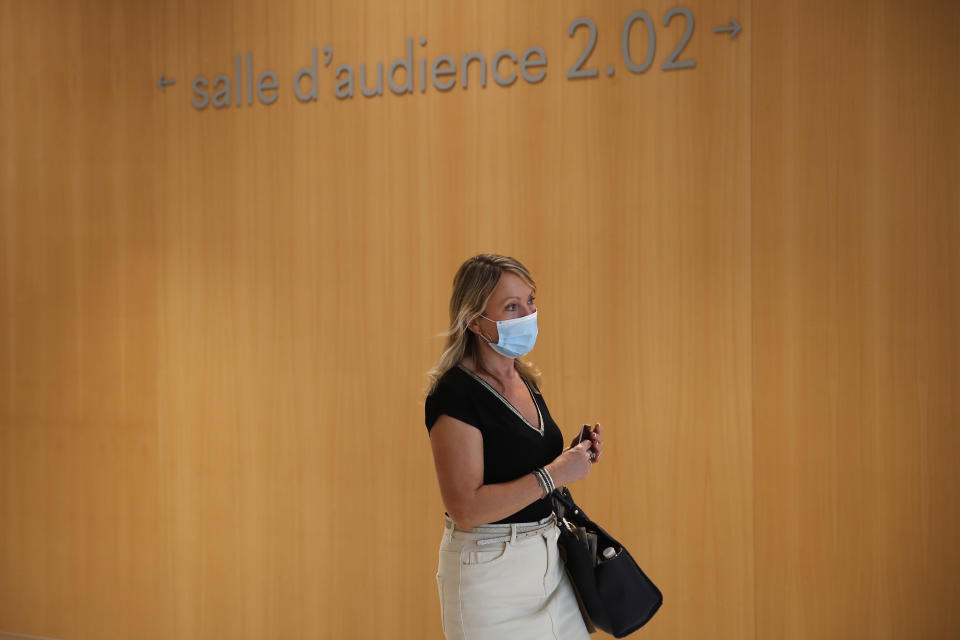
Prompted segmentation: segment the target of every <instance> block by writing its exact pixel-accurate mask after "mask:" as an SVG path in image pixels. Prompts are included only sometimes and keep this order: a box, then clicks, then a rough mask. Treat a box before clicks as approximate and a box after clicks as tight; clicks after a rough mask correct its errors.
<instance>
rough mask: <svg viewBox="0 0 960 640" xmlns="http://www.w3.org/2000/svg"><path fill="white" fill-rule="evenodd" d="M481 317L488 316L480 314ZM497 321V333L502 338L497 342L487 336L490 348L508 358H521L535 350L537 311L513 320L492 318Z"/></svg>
mask: <svg viewBox="0 0 960 640" xmlns="http://www.w3.org/2000/svg"><path fill="white" fill-rule="evenodd" d="M480 317H481V318H487V316H485V315H483V314H482V313H481V314H480ZM487 320H490V322H496V323H497V335H499V336H500V340H498V341H497V343H496V344H494V343H493V342H490V341H489V340H487V339H486V338H484V340H486V342H487V344H488V345H490V348H491V349H493V350H494V351H496V352H497V353H499V354H500V355H502V356H506V357H507V358H519V357H520V356H525V355H527V354H528V353H530V351H532V350H533V345H535V344H536V343H537V312H536V311H534V312H533V313H531V314H529V315H526V316H523V317H522V318H513V319H511V320H492V319H491V318H487Z"/></svg>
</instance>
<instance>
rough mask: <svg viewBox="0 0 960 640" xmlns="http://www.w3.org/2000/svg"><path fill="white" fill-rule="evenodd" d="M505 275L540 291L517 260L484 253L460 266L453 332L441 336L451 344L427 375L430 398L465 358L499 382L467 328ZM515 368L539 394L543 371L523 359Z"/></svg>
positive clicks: (455, 286) (455, 282)
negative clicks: (439, 382)
mask: <svg viewBox="0 0 960 640" xmlns="http://www.w3.org/2000/svg"><path fill="white" fill-rule="evenodd" d="M505 271H509V272H511V273H514V274H516V275H517V276H519V277H520V279H521V280H523V281H524V282H525V283H526V284H527V285H528V286H529V287H530V288H531V289H533V290H534V291H536V290H537V285H536V283H535V282H534V281H533V276H531V275H530V272H529V271H527V268H526V267H525V266H523V265H522V264H520V262H519V261H518V260H516V259H514V258H508V257H507V256H501V255H496V254H492V253H481V254H479V255H475V256H473V257H472V258H470V259H468V260H467V261H466V262H464V263H463V264H462V265H460V268H459V269H458V270H457V274H456V275H455V276H454V277H453V295H451V296H450V328H449V329H448V330H447V331H446V332H445V333H443V334H441V335H442V336H444V337H446V339H447V344H446V346H445V348H444V350H443V353H442V354H441V355H440V360H438V361H437V364H435V365H434V366H433V368H432V369H431V370H430V371H429V372H428V373H427V375H428V376H429V378H430V385H429V389H428V390H427V393H428V394H429V393H432V392H433V390H434V388H436V386H437V381H438V380H440V378H441V376H443V374H445V373H446V372H447V371H449V370H450V369H452V368H453V367H455V366H456V365H457V363H458V362H460V361H461V360H463V358H464V357H465V356H470V358H471V359H472V360H473V362H475V363H476V365H477V367H478V368H481V371H483V372H484V373H486V374H487V375H489V376H490V377H491V378H494V379H496V377H495V376H494V375H493V374H491V373H490V372H489V371H486V370H484V369H482V366H483V365H481V364H480V358H479V357H478V355H479V348H480V347H481V342H480V338H478V337H477V336H476V335H475V334H474V333H473V332H472V331H470V330H469V329H468V328H467V326H468V325H469V324H470V323H471V322H473V321H474V319H476V318H477V317H478V316H479V315H480V314H482V313H483V310H484V309H485V308H486V307H487V302H488V301H489V300H490V296H491V295H492V294H493V290H494V289H495V288H496V287H497V283H498V282H500V276H502V275H503V273H504V272H505ZM513 367H514V369H516V370H517V373H519V374H520V375H521V377H523V378H524V379H525V380H526V381H527V382H530V383H531V384H532V386H533V388H534V390H535V391H537V392H538V393H539V388H540V371H539V369H537V368H536V367H534V366H533V364H531V363H530V362H524V361H522V360H520V359H519V358H516V359H514V361H513Z"/></svg>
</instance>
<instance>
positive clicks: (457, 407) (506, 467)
mask: <svg viewBox="0 0 960 640" xmlns="http://www.w3.org/2000/svg"><path fill="white" fill-rule="evenodd" d="M527 387H528V388H529V389H530V393H531V395H532V397H533V401H534V403H535V404H536V405H537V410H538V411H539V413H540V424H541V425H543V433H542V434H541V433H540V431H539V430H538V429H537V425H536V424H532V425H531V424H530V423H529V422H527V420H526V419H525V418H524V417H523V415H522V414H521V413H520V412H519V411H518V410H517V409H515V408H514V407H513V405H511V404H510V402H509V401H508V400H507V399H506V398H504V397H503V396H502V395H500V394H499V393H498V392H497V391H496V390H494V388H493V387H491V386H490V385H488V384H487V383H486V382H485V381H484V380H481V379H480V378H479V377H477V376H476V375H475V374H473V373H472V372H471V371H469V370H467V369H465V368H463V367H462V366H461V365H457V366H455V367H453V368H451V369H450V370H449V371H447V372H446V373H445V374H443V376H442V377H441V378H440V380H438V381H437V385H436V387H435V388H434V390H433V392H432V393H431V394H430V395H429V396H427V399H426V402H425V404H424V413H425V414H426V424H427V431H429V430H430V429H431V428H433V425H434V423H436V421H437V418H439V417H440V416H441V415H444V414H445V415H448V416H450V417H451V418H455V419H457V420H460V421H461V422H465V423H467V424H469V425H471V426H473V427H476V428H477V429H478V430H479V431H480V434H481V435H482V436H483V483H484V484H496V483H499V482H509V481H510V480H516V479H517V478H520V477H522V476H525V475H527V474H528V473H531V472H532V471H533V470H534V469H536V468H537V467H542V466H544V465H546V464H548V463H550V462H552V461H553V460H554V459H555V458H556V457H557V456H559V455H560V453H561V452H562V451H563V434H562V433H561V432H560V428H559V427H557V424H556V423H555V422H554V421H553V418H552V417H550V412H549V411H548V410H547V403H546V402H545V401H544V399H543V396H542V395H540V394H539V393H538V392H536V391H535V390H534V388H533V386H532V385H530V384H527ZM552 511H553V507H552V505H551V504H550V500H549V498H541V499H539V500H537V501H535V502H533V503H531V504H529V505H527V506H526V507H524V508H523V509H521V510H520V511H517V512H516V513H514V514H512V515H510V516H508V517H506V518H504V519H503V520H497V521H496V522H495V523H492V524H502V523H508V522H534V521H536V520H541V519H543V518H545V517H546V516H549V515H550V513H551V512H552Z"/></svg>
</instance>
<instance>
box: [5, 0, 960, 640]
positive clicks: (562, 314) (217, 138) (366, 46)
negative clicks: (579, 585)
mask: <svg viewBox="0 0 960 640" xmlns="http://www.w3.org/2000/svg"><path fill="white" fill-rule="evenodd" d="M673 6H675V5H674V4H673V3H667V2H663V1H661V0H657V1H649V2H646V3H643V4H629V3H624V2H611V1H604V2H592V3H583V2H569V1H565V2H559V3H555V2H546V1H542V0H537V1H531V2H506V1H504V0H494V1H492V2H485V3H477V4H469V5H463V4H458V3H444V2H437V1H435V0H424V1H422V2H369V3H358V4H354V3H347V2H330V1H327V2H318V3H310V2H305V1H304V0H283V1H281V2H250V3H240V2H225V1H224V2H208V3H193V4H191V3H175V2H155V3H138V2H125V1H124V0H96V1H95V2H89V3H83V4H81V3H79V2H70V3H68V2H49V1H46V2H44V1H37V2H30V3H28V2H23V1H17V0H0V79H2V80H0V223H2V226H0V234H2V237H0V307H2V316H0V317H2V322H0V635H3V632H6V633H13V634H30V635H34V636H44V637H52V638H61V639H63V640H84V639H97V640H111V639H120V638H132V637H135V638H144V639H152V638H156V639H164V640H166V639H168V638H177V639H178V640H191V639H200V638H211V637H215V638H219V637H231V638H251V639H252V638H263V637H270V638H391V639H392V638H410V639H422V638H438V637H440V635H441V634H440V624H439V606H438V602H437V594H436V584H435V581H434V574H435V569H436V549H437V545H438V543H439V538H440V533H441V523H442V512H443V507H442V504H441V502H440V498H439V492H438V490H437V487H436V479H435V476H434V471H433V463H432V460H431V456H430V450H429V444H428V440H427V432H426V429H425V428H424V426H423V417H422V416H423V414H422V392H423V389H424V385H425V384H426V378H425V375H424V372H425V371H426V370H427V369H428V368H429V367H430V366H431V365H432V364H433V362H434V361H435V359H436V358H437V357H438V355H439V352H440V347H441V341H440V339H439V338H437V337H436V334H438V333H439V332H441V331H442V330H444V328H445V325H446V308H447V300H448V296H449V292H450V282H451V279H452V276H453V273H454V271H455V269H456V268H457V266H458V265H459V264H460V263H461V262H462V261H463V260H464V259H465V258H467V257H469V256H470V255H473V254H474V253H477V252H481V251H493V252H499V253H505V254H509V255H514V256H516V257H518V258H520V259H521V260H522V261H523V262H524V263H525V264H527V266H529V267H530V268H531V269H532V271H533V273H534V275H535V277H536V278H537V280H538V284H539V292H538V305H539V307H540V310H541V316H542V318H541V337H540V340H539V342H538V345H537V348H536V350H535V351H534V352H533V353H532V354H531V358H532V359H533V360H534V362H536V363H537V364H538V365H539V366H540V367H541V368H542V369H543V370H544V373H545V381H546V385H545V389H544V391H545V395H546V398H547V400H548V402H549V405H550V407H551V411H552V413H553V414H554V416H555V417H556V418H557V420H558V422H559V423H560V424H561V426H562V427H563V428H564V430H565V433H566V434H567V436H568V437H569V436H572V434H573V433H574V432H575V431H576V429H577V425H579V423H580V422H581V421H592V420H599V421H601V422H603V423H604V425H605V427H606V429H607V434H608V436H607V437H608V443H609V448H608V454H607V455H606V456H605V461H604V463H603V464H601V465H599V466H598V467H597V468H596V469H595V470H594V472H593V473H592V474H591V477H590V478H589V479H588V480H587V481H585V482H583V483H579V484H576V485H574V486H573V487H572V488H573V490H574V492H575V494H576V495H577V496H578V498H579V499H580V500H581V501H582V502H583V503H584V504H586V505H589V507H590V512H591V515H592V516H594V517H595V518H596V519H597V520H599V521H601V522H603V523H605V524H608V525H609V526H608V528H609V529H610V530H611V531H612V532H614V533H616V534H617V535H619V536H620V537H621V538H622V539H623V540H624V542H626V543H627V544H628V546H629V547H630V549H631V551H632V552H633V554H634V556H635V557H636V558H637V559H638V561H639V562H640V564H641V566H643V568H644V569H645V570H646V571H647V572H648V573H649V575H650V576H651V577H652V578H653V579H654V581H655V582H656V583H657V584H658V585H659V586H660V587H661V589H662V590H663V591H664V595H665V602H664V605H663V608H662V609H661V611H660V612H659V613H658V614H657V615H656V617H655V618H654V619H653V621H652V622H651V623H650V624H649V625H648V626H647V627H645V628H644V629H643V631H641V632H640V633H641V634H643V635H644V636H645V637H648V638H651V639H657V638H663V639H667V638H670V639H674V638H677V639H679V638H685V639H686V638H689V639H694V638H697V639H699V638H705V637H709V638H722V639H730V640H741V639H752V638H756V639H758V640H760V639H767V638H778V639H784V640H794V639H801V638H816V639H817V640H820V639H832V638H836V639H849V638H869V639H871V640H873V639H877V638H891V639H892V638H902V637H915V638H925V639H941V638H942V639H948V638H955V637H957V635H958V633H960V614H958V613H957V610H956V606H955V603H956V602H957V600H958V597H960V588H958V587H957V585H956V580H955V576H956V574H957V572H958V570H960V551H958V548H957V545H956V540H957V539H958V538H960V502H958V500H957V495H958V490H960V472H958V471H957V464H956V460H957V457H958V454H960V398H958V393H957V390H958V379H960V337H958V331H957V327H958V326H960V317H958V316H960V303H958V294H960V255H958V250H957V247H958V243H960V186H958V184H960V180H958V178H960V125H958V121H957V117H956V115H957V113H958V111H960V89H958V87H960V82H958V81H960V71H958V69H960V47H958V44H957V43H958V42H960V5H957V4H956V3H954V2H950V1H947V0H943V1H940V2H937V1H934V0H928V1H925V2H913V3H906V2H900V3H894V2H892V1H890V0H884V1H882V2H873V1H867V0H861V1H857V2H854V1H849V0H844V1H842V2H836V1H827V0H815V1H813V2H800V1H799V0H767V1H761V0H754V1H753V2H752V3H751V2H747V1H746V0H730V1H729V2H725V3H720V2H716V1H707V0H704V1H702V2H691V3H687V4H685V5H684V6H686V7H688V8H689V9H690V10H691V11H692V12H693V14H694V16H695V20H696V22H695V25H696V26H695V29H694V33H693V36H692V38H691V40H690V43H689V45H688V46H687V47H686V48H685V50H684V52H683V54H682V55H681V59H686V58H692V59H695V60H696V68H694V69H687V70H673V71H664V70H662V69H661V68H660V66H661V64H662V62H663V61H664V60H665V59H666V57H667V55H669V53H670V51H671V50H672V49H673V48H674V47H675V46H676V44H677V43H678V42H679V41H680V37H681V34H682V31H683V20H682V18H675V19H674V21H673V22H672V23H671V25H670V26H669V27H665V26H663V17H664V15H665V14H666V12H667V11H668V10H669V9H671V8H672V7H673ZM637 9H643V10H645V11H647V12H648V13H649V14H650V15H651V17H652V18H653V21H654V24H655V25H656V34H657V49H656V58H655V63H654V65H653V66H652V67H651V68H650V69H649V70H648V71H647V72H645V73H644V74H642V75H632V74H630V73H629V72H628V71H627V70H626V69H625V68H624V67H623V64H622V63H620V62H619V56H620V50H619V49H620V46H619V45H620V28H621V25H622V24H623V21H624V18H625V17H626V16H627V15H628V14H630V12H632V11H634V10H637ZM580 16H589V17H591V18H592V19H593V20H594V21H595V22H596V24H597V26H598V28H599V38H598V42H597V46H596V50H595V51H594V53H593V55H592V56H591V58H590V61H589V62H588V65H587V66H594V67H597V68H599V69H600V70H601V73H600V77H599V78H597V79H596V80H577V81H571V80H567V79H566V78H565V77H564V74H565V72H566V70H567V69H568V68H570V67H571V65H573V63H574V61H575V60H576V59H577V57H578V56H579V55H580V53H581V52H582V51H583V49H584V47H585V42H586V40H587V37H586V31H585V30H582V29H581V30H580V31H578V32H577V33H576V34H575V36H574V37H573V38H569V37H568V36H567V28H568V26H569V24H570V23H571V22H572V21H573V20H574V19H575V18H577V17H580ZM731 17H736V18H737V20H739V22H740V23H741V24H742V25H743V31H742V32H741V33H740V34H739V35H738V37H737V38H736V39H733V40H731V39H730V38H728V37H727V35H726V34H714V33H713V31H712V30H713V28H715V27H719V26H722V25H724V24H726V23H728V22H729V19H730V18H731ZM421 35H422V36H426V37H427V39H428V43H427V45H425V46H420V45H419V44H418V45H417V48H416V50H415V53H416V56H417V57H418V58H419V57H420V56H421V55H422V54H423V53H425V54H426V55H428V56H429V58H430V59H431V60H432V59H433V58H434V57H435V56H437V55H440V54H442V53H446V54H452V55H454V56H457V57H458V56H459V54H462V53H468V52H471V51H474V50H476V51H482V52H484V53H486V54H487V55H488V56H492V54H493V53H494V52H495V51H497V50H499V49H501V48H504V47H511V48H512V49H514V51H516V52H517V53H518V54H519V53H520V52H522V51H523V50H524V49H526V48H527V47H528V46H532V45H539V46H541V47H543V48H544V50H545V51H546V52H547V55H548V66H547V76H546V78H545V79H544V80H543V81H542V82H540V83H538V84H528V83H525V82H523V81H518V82H517V83H516V84H515V85H513V86H511V87H510V88H501V87H499V86H497V85H496V84H494V82H493V81H492V79H488V85H487V87H486V88H485V89H481V88H479V87H477V86H476V85H471V86H470V88H468V89H466V90H464V89H461V88H460V87H459V85H458V86H457V87H456V88H455V89H452V90H450V91H449V92H446V93H443V92H439V91H436V90H432V89H431V90H429V91H427V92H425V93H422V94H421V93H419V92H415V93H414V94H413V95H405V96H396V95H393V94H391V93H390V92H389V91H387V93H386V95H384V96H382V97H378V98H365V97H363V96H360V95H359V88H358V96H357V97H355V98H353V99H352V100H337V99H336V98H335V97H334V96H333V84H334V80H333V73H332V70H333V69H334V68H335V67H336V66H337V65H339V64H342V63H344V62H348V63H351V64H353V65H354V68H355V69H357V68H358V66H359V63H360V62H367V63H376V62H377V61H383V62H384V66H387V65H388V64H389V62H391V61H393V60H394V59H396V58H398V57H400V56H402V55H404V53H405V51H404V46H405V38H407V37H414V38H416V37H419V36H421ZM642 35H643V27H642V26H639V25H638V26H635V27H634V37H636V38H639V39H640V42H641V43H642ZM324 44H330V45H331V46H332V47H333V62H332V64H331V66H330V67H329V68H326V67H323V53H322V52H321V53H320V69H319V74H318V76H319V83H318V94H319V95H318V100H316V101H311V102H307V103H300V102H298V101H297V100H296V99H295V98H294V95H293V91H292V80H293V73H294V72H295V71H296V70H297V69H299V68H300V67H303V66H306V65H309V64H310V62H311V60H310V56H311V48H312V47H314V46H317V47H322V46H323V45H324ZM641 49H642V45H639V46H637V48H635V50H634V57H635V58H639V57H641ZM246 52H251V53H252V54H253V59H254V67H255V72H260V71H263V70H266V69H272V70H275V71H277V73H278V75H279V81H280V89H279V91H278V95H279V98H278V100H277V102H276V103H275V104H273V105H270V106H265V105H262V104H256V103H255V104H254V105H253V106H246V105H245V104H244V105H243V106H241V107H235V106H231V107H228V108H223V109H214V108H213V107H208V108H206V109H204V110H197V109H195V108H194V107H193V106H191V103H190V99H191V97H192V96H191V91H190V83H191V81H192V79H193V78H194V77H196V76H197V75H201V74H202V75H204V76H206V77H207V78H208V79H212V78H213V76H215V75H216V74H218V73H226V74H229V75H231V76H232V75H233V73H234V68H233V65H234V56H235V55H236V54H238V53H246ZM608 63H614V64H616V65H617V68H616V73H615V75H614V76H613V77H612V78H609V77H607V76H606V75H605V74H604V73H603V70H604V67H605V65H606V64H608ZM507 66H508V65H506V64H505V66H504V70H505V72H506V68H507ZM161 74H164V75H165V76H167V77H172V78H175V79H176V84H175V85H173V86H171V87H168V88H167V89H166V91H165V92H161V91H160V89H159V88H158V87H157V86H156V81H157V78H158V76H160V75H161ZM458 79H459V76H458ZM369 84H371V83H369V82H368V85H369Z"/></svg>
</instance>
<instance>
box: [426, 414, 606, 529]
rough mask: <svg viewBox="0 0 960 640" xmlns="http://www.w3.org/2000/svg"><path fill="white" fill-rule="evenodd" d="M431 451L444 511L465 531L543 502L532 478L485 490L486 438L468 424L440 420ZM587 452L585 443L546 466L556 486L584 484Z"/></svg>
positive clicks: (432, 433)
mask: <svg viewBox="0 0 960 640" xmlns="http://www.w3.org/2000/svg"><path fill="white" fill-rule="evenodd" d="M430 446H431V448H432V449H433V462H434V466H435V467H436V469H437V480H438V481H439V483H440V497H441V499H442V500H443V506H444V507H445V508H446V510H447V513H449V514H450V518H451V519H452V520H453V521H454V522H455V523H456V525H457V526H458V527H460V528H461V529H471V528H473V527H475V526H477V525H479V524H487V523H489V522H496V521H497V520H502V519H503V518H506V517H507V516H509V515H510V514H512V513H516V512H517V511H519V510H520V509H523V508H524V507H526V506H527V505H529V504H531V503H532V502H534V501H535V500H538V499H540V498H541V497H542V496H543V489H542V488H541V487H540V483H539V482H538V481H537V478H536V476H534V475H533V474H532V473H528V474H527V475H525V476H523V477H521V478H517V479H516V480H511V481H509V482H501V483H497V484H483V436H481V435H480V432H479V431H478V430H477V429H475V428H474V427H472V426H470V425H469V424H467V423H465V422H461V421H460V420H457V419H455V418H451V417H450V416H448V415H441V416H440V417H439V418H437V421H436V423H435V424H434V425H433V428H431V429H430ZM589 451H590V441H586V442H584V443H582V444H581V445H580V446H577V447H574V448H571V449H567V450H566V451H564V452H563V453H562V454H561V455H560V456H559V457H558V458H557V459H556V460H554V461H553V462H551V463H550V464H548V465H547V466H546V469H547V471H549V472H550V475H551V477H552V478H553V481H554V484H556V486H558V487H560V486H562V485H564V484H568V483H570V482H574V481H576V480H580V479H581V478H585V477H586V476H587V474H588V473H589V472H590V456H589Z"/></svg>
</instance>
